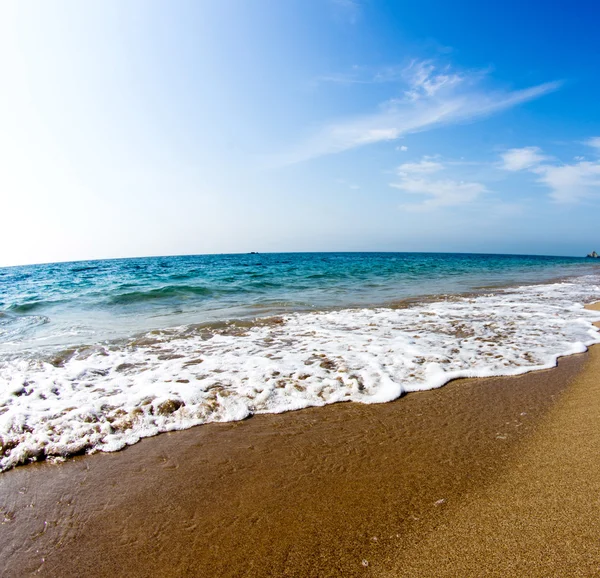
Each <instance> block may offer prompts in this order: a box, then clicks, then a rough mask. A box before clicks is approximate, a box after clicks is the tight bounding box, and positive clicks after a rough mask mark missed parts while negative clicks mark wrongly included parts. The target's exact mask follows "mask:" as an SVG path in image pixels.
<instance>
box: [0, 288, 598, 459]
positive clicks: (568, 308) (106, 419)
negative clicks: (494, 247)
mask: <svg viewBox="0 0 600 578" xmlns="http://www.w3.org/2000/svg"><path fill="white" fill-rule="evenodd" d="M598 299H600V284H599V279H598V277H593V276H588V277H583V278H581V279H579V280H577V282H570V283H556V284H549V285H536V286H530V287H521V288H517V289H509V290H505V291H500V292H497V293H494V294H489V295H481V296H476V297H461V298H456V297H454V298H448V299H445V300H440V301H436V302H429V303H423V304H420V305H415V306H412V307H410V308H405V309H390V308H376V309H348V310H342V311H330V312H318V313H296V314H291V315H286V316H284V317H281V318H278V319H274V320H270V321H269V322H263V323H258V324H256V325H254V326H251V327H245V328H240V327H235V326H231V327H228V328H224V329H223V328H222V329H220V330H212V331H208V330H206V329H191V328H189V327H180V328H175V329H173V330H169V331H161V332H151V333H149V334H147V335H146V336H144V337H143V338H139V337H138V338H137V339H135V340H131V341H130V342H128V343H126V344H122V343H121V344H120V345H117V344H113V345H103V346H93V347H88V348H81V349H79V350H77V351H75V352H73V353H72V354H70V355H64V356H63V358H62V359H60V360H54V362H53V363H51V362H49V361H41V360H37V361H34V360H26V359H20V360H18V359H17V360H15V359H13V360H10V361H4V362H2V363H0V436H1V438H2V450H3V451H2V455H1V458H0V469H2V470H5V469H8V468H10V467H13V466H15V465H17V464H19V463H22V462H26V461H29V460H32V459H39V458H43V457H46V456H53V455H63V456H64V455H69V454H74V453H77V452H81V451H94V450H102V451H115V450H119V449H121V448H123V447H124V446H125V445H128V444H133V443H135V442H137V441H138V440H139V439H140V438H142V437H147V436H152V435H155V434H157V433H159V432H163V431H169V430H176V429H185V428H189V427H191V426H194V425H197V424H202V423H207V422H212V421H234V420H240V419H244V418H245V417H247V416H249V415H251V414H254V413H276V412H283V411H289V410H294V409H300V408H304V407H307V406H320V405H325V404H329V403H335V402H339V401H350V400H352V401H357V402H361V403H383V402H387V401H390V400H393V399H396V398H398V397H399V396H401V395H402V394H403V393H404V392H410V391H417V390H424V389H431V388H435V387H439V386H441V385H443V384H444V383H446V382H448V381H449V380H451V379H454V378H457V377H476V376H492V375H514V374H519V373H524V372H527V371H531V370H534V369H541V368H547V367H551V366H553V365H555V363H556V359H557V358H558V357H559V356H561V355H569V354H572V353H577V352H582V351H585V349H586V347H587V346H588V345H590V344H592V343H596V342H600V336H599V334H598V332H597V330H596V329H595V328H594V327H593V325H592V322H593V321H597V320H600V314H599V313H596V312H592V311H588V310H585V309H584V308H583V303H585V302H591V301H596V300H598Z"/></svg>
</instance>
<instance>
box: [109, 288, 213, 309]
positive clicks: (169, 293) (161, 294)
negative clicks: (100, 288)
mask: <svg viewBox="0 0 600 578" xmlns="http://www.w3.org/2000/svg"><path fill="white" fill-rule="evenodd" d="M213 294H214V291H213V290H212V289H210V288H208V287H201V286H197V285H167V286H165V287H160V288H158V289H149V290H148V291H130V292H127V293H119V294H117V295H113V296H112V297H110V298H109V299H108V301H109V303H111V304H114V305H130V304H134V303H144V302H147V301H155V300H159V299H172V298H174V297H186V296H189V297H210V296H211V295H213Z"/></svg>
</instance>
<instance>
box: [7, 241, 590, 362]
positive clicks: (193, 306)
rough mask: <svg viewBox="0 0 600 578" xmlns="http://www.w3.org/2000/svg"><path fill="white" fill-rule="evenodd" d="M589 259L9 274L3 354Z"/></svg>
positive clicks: (104, 267)
mask: <svg viewBox="0 0 600 578" xmlns="http://www.w3.org/2000/svg"><path fill="white" fill-rule="evenodd" d="M597 267H598V265H597V263H595V262H594V261H592V260H590V259H581V258H569V257H540V256H514V255H479V254H432V253H295V254H291V253H282V254H260V255H256V254H254V255H253V254H250V255H199V256H182V257H151V258H140V259H117V260H104V261H83V262H73V263H54V264H48V265H32V266H25V267H11V268H0V354H2V353H6V352H15V351H22V350H25V349H29V348H35V347H52V346H57V347H60V346H76V345H81V344H84V343H89V342H96V341H98V340H106V339H114V338H119V337H127V336H129V335H132V334H135V333H136V332H141V331H147V330H151V329H158V328H165V327H172V326H176V325H181V324H191V323H195V324H199V323H211V322H218V321H224V320H229V319H247V318H254V317H264V316H270V315H274V314H280V313H285V312H292V311H311V310H326V309H329V308H341V307H356V306H360V307H364V306H377V305H386V304H390V303H394V302H397V301H401V300H404V299H410V298H418V297H420V296H426V295H440V294H457V293H465V292H470V291H475V290H478V289H480V288H481V287H490V286H500V285H513V284H521V283H536V282H544V281H547V280H550V279H554V278H557V277H564V276H571V275H578V274H581V273H584V272H586V271H592V270H595V269H596V268H597Z"/></svg>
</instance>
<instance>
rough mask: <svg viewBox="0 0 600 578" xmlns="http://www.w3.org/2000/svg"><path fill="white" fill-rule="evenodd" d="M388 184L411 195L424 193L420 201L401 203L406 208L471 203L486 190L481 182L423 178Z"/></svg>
mask: <svg viewBox="0 0 600 578" xmlns="http://www.w3.org/2000/svg"><path fill="white" fill-rule="evenodd" d="M390 186H392V187H394V188H396V189H400V190H401V191H404V192H406V193H410V194H413V195H424V196H426V197H429V198H427V199H426V200H425V201H423V202H421V203H411V204H405V205H402V208H403V209H408V210H420V211H422V210H428V209H437V208H439V207H452V206H457V205H464V204H466V203H471V202H473V201H475V200H477V198H479V196H480V195H482V194H483V193H485V192H487V188H486V187H485V185H483V184H482V183H476V182H465V181H454V180H451V179H444V180H427V179H424V178H413V177H405V178H403V179H402V180H401V181H400V182H398V183H391V184H390Z"/></svg>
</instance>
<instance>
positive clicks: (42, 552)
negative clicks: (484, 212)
mask: <svg viewBox="0 0 600 578" xmlns="http://www.w3.org/2000/svg"><path fill="white" fill-rule="evenodd" d="M599 376H600V346H598V347H595V348H592V349H591V351H590V352H589V353H588V354H585V355H576V356H572V357H569V358H565V359H562V360H561V362H560V363H559V366H558V368H556V369H552V370H548V371H541V372H535V373H530V374H527V375H524V376H520V377H513V378H494V379H478V380H460V381H456V382H453V383H451V384H449V385H447V386H445V387H443V388H441V389H439V390H435V391H428V392H421V393H416V394H411V395H408V396H406V397H404V398H402V399H400V400H398V401H396V402H393V403H389V404H384V405H376V406H365V405H359V404H336V405H333V406H328V407H324V408H312V409H308V410H303V411H298V412H292V413H288V414H282V415H264V416H256V417H253V418H252V419H249V420H246V421H244V422H238V423H230V424H210V425H206V426H200V427H197V428H193V429H190V430H187V431H182V432H175V433H172V434H164V435H161V436H157V437H155V438H151V439H147V440H144V441H142V442H140V443H139V444H136V445H135V446H132V447H130V448H127V449H126V450H124V451H122V452H118V453H115V454H97V455H93V456H81V457H78V458H74V459H71V460H68V461H67V462H66V463H63V464H56V465H53V464H48V463H43V464H37V465H31V466H26V467H21V468H16V469H15V470H11V471H9V472H6V473H4V474H2V475H0V510H1V515H0V522H1V521H2V519H3V520H4V521H3V522H2V523H1V524H0V564H1V567H0V570H1V572H0V574H1V575H2V576H26V575H30V574H33V573H35V574H36V575H38V574H39V575H45V576H61V577H63V576H64V577H68V576H207V577H213V576H484V575H491V576H493V575H498V576H591V575H595V574H600V572H599V570H598V560H600V549H599V544H600V533H599V531H598V530H599V528H598V525H599V520H600V509H599V507H598V506H599V501H600V459H599V457H598V447H599V442H600V425H599V424H600V399H599V396H600V379H599Z"/></svg>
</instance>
